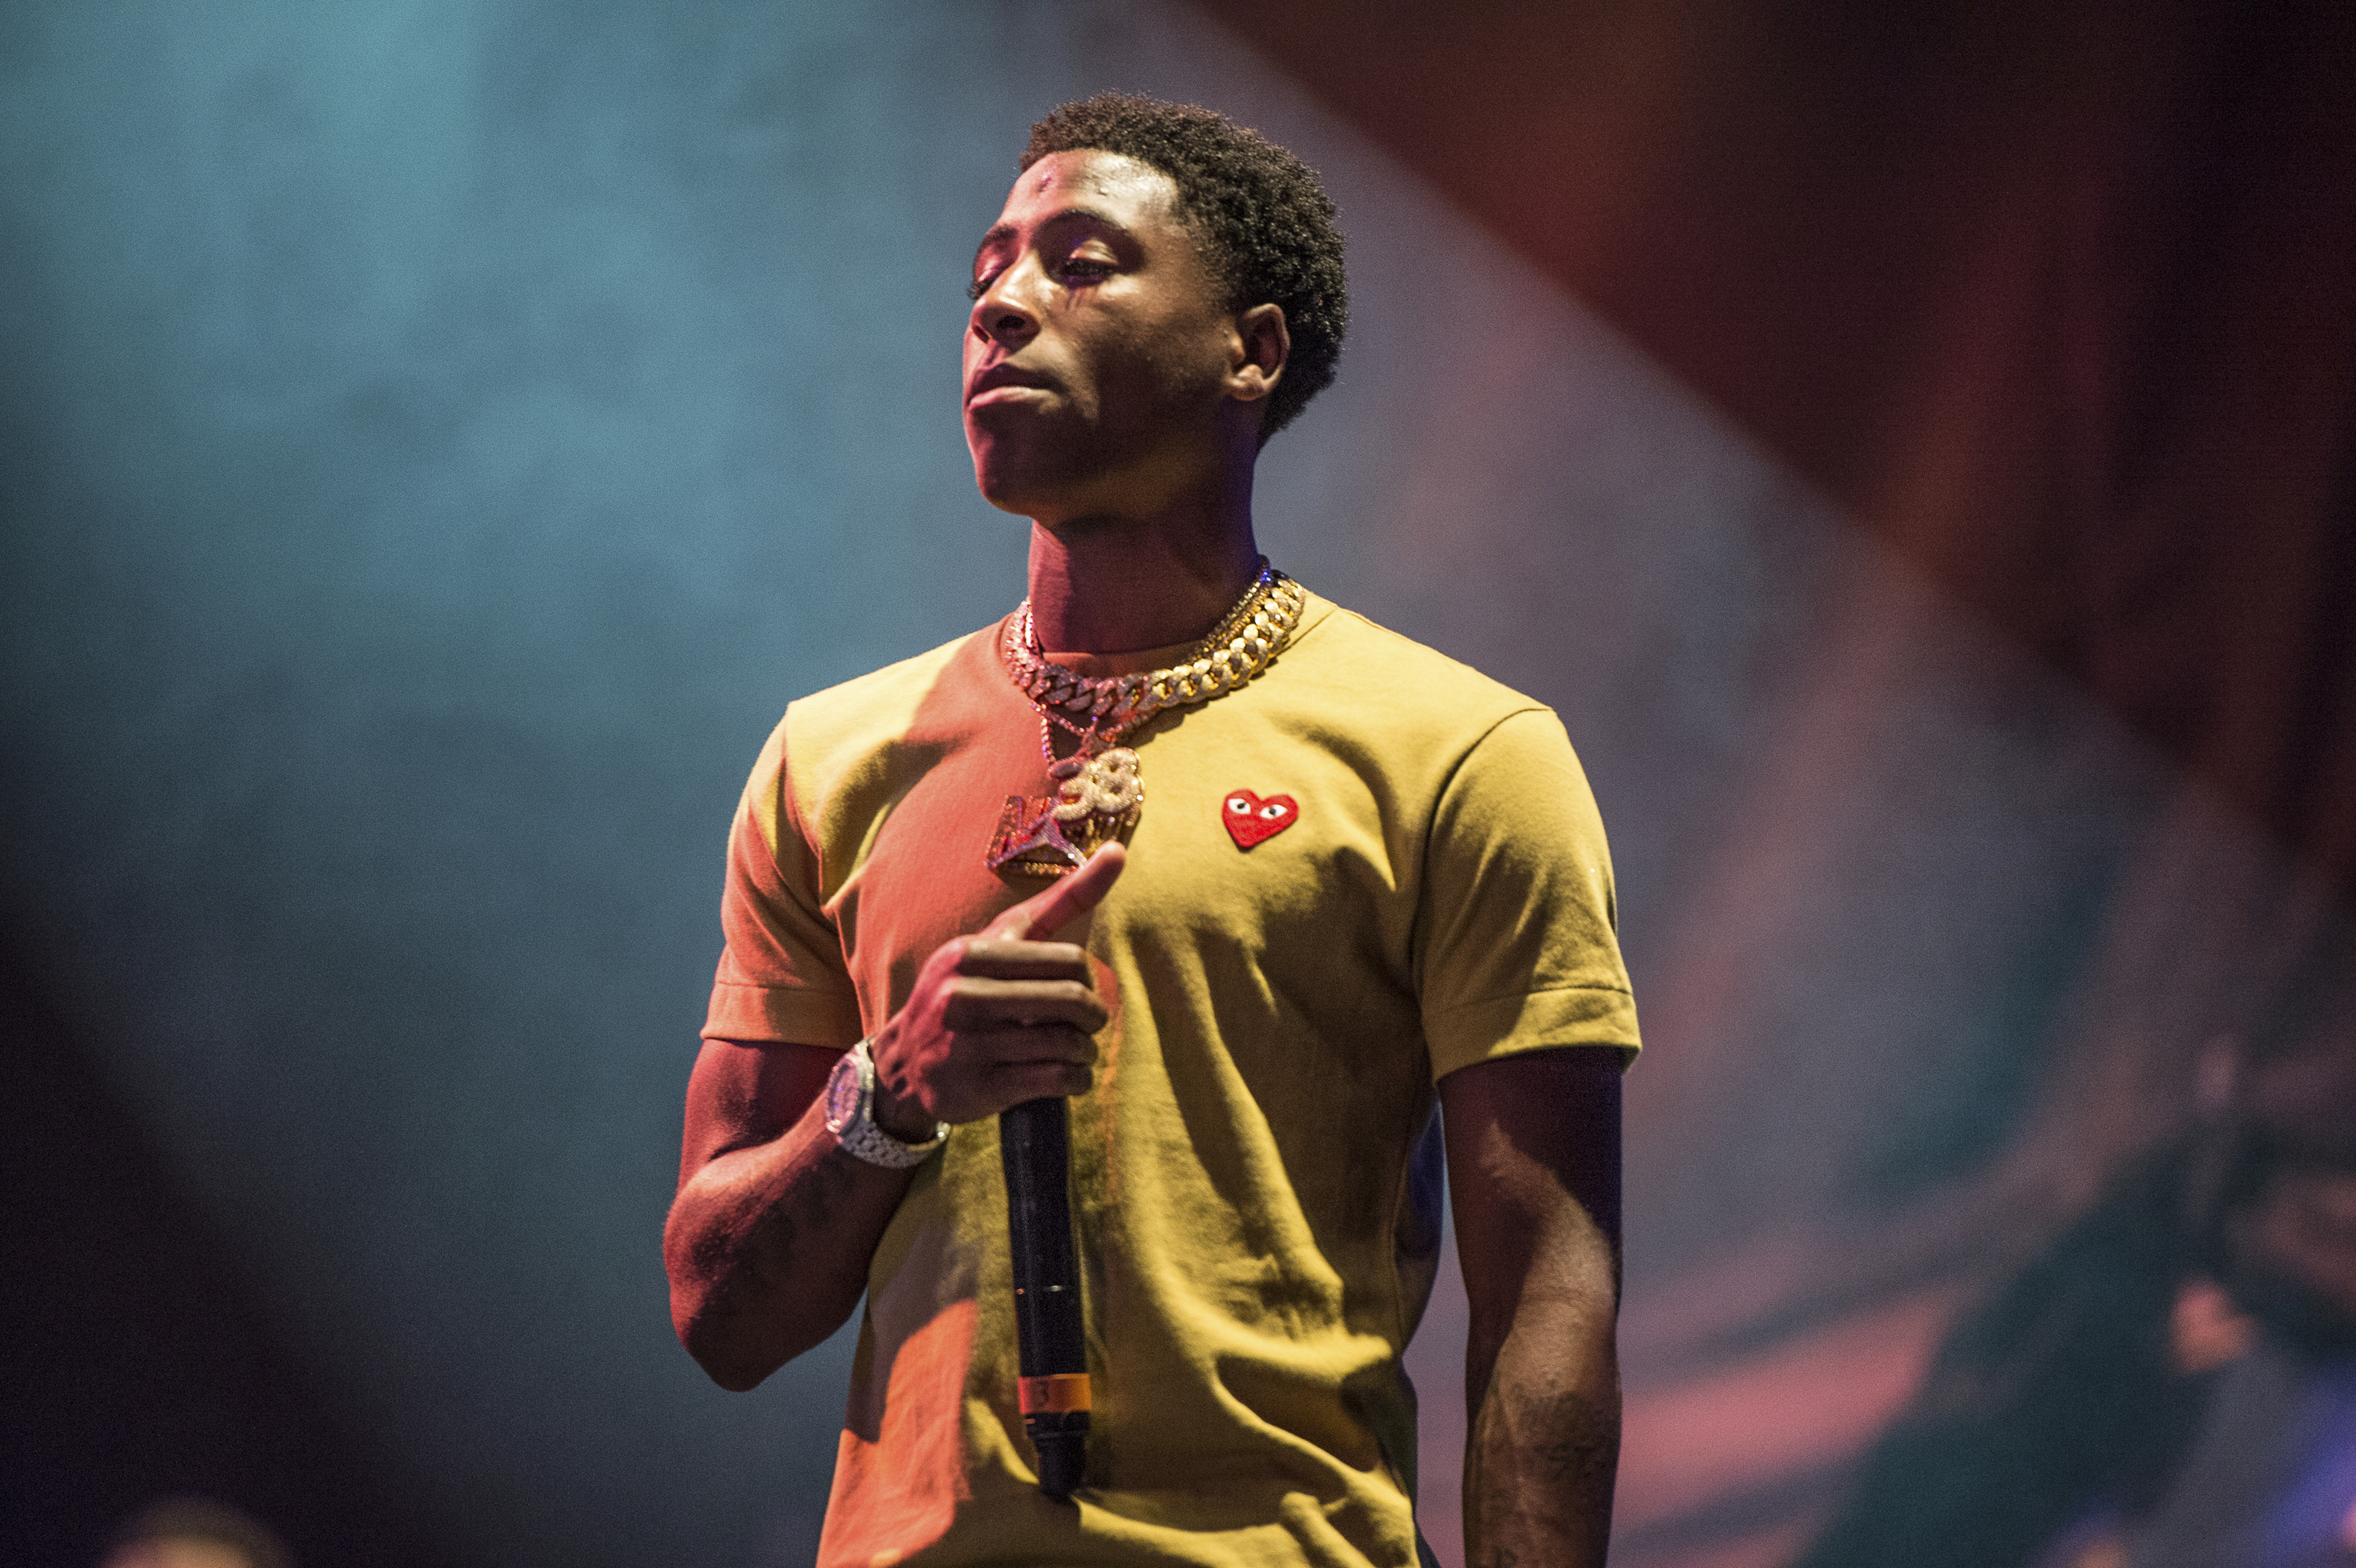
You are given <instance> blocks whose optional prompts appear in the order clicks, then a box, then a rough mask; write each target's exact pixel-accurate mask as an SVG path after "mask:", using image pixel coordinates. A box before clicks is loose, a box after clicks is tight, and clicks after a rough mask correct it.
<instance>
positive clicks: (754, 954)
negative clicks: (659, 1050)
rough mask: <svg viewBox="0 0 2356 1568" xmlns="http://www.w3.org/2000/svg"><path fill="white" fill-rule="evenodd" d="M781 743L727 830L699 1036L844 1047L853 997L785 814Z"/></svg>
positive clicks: (812, 858) (809, 863)
mask: <svg viewBox="0 0 2356 1568" xmlns="http://www.w3.org/2000/svg"><path fill="white" fill-rule="evenodd" d="M785 738H786V726H785V725H784V724H782V723H781V724H779V725H778V726H777V728H776V731H775V732H774V733H772V734H771V735H770V737H769V742H768V744H767V745H766V746H765V747H763V748H762V751H761V757H760V760H759V761H758V762H757V763H755V764H754V766H753V776H752V778H751V779H750V780H749V781H748V782H747V783H746V784H745V785H744V797H743V799H742V800H741V801H740V802H739V803H738V805H737V807H736V817H735V820H734V823H732V824H731V825H730V827H729V830H728V880H727V884H726V887H725V890H724V891H723V892H722V894H721V901H720V925H721V930H722V933H723V934H724V935H725V937H726V939H727V945H726V946H725V947H724V948H723V949H722V951H721V955H720V970H719V973H718V974H717V975H716V976H714V977H713V979H712V1007H711V1010H710V1011H709V1012H708V1013H707V1014H706V1016H705V1019H704V1024H703V1036H704V1038H705V1039H706V1040H775V1041H781V1042H782V1041H791V1042H793V1043H796V1044H799V1045H827V1046H836V1047H840V1048H843V1049H846V1050H847V1049H849V1048H850V1047H851V1045H852V1044H854V1043H855V1042H856V1041H857V1040H858V1039H859V1035H860V1023H859V998H858V995H857V993H856V992H855V991H854V990H853V988H852V987H851V974H850V970H849V967H848V966H847V965H845V963H844V961H843V955H842V941H841V936H840V934H839V933H837V932H836V930H835V927H834V923H833V922H832V921H831V920H830V919H829V918H828V917H827V914H826V912H825V910H824V908H823V907H822V905H821V902H820V897H819V864H818V857H817V856H816V854H815V853H814V852H813V851H812V850H811V848H810V846H809V840H808V839H807V838H806V837H804V835H803V831H802V827H801V823H800V819H799V815H798V812H797V811H796V810H795V808H794V802H793V795H792V790H791V787H790V785H789V784H788V782H787V773H786V739H785Z"/></svg>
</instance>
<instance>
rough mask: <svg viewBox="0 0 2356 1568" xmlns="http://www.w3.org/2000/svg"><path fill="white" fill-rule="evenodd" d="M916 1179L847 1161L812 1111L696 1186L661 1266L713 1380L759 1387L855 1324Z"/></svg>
mask: <svg viewBox="0 0 2356 1568" xmlns="http://www.w3.org/2000/svg"><path fill="white" fill-rule="evenodd" d="M912 1174H913V1173H912V1172H910V1171H906V1170H886V1169H884V1168H881V1167H878V1166H873V1165H869V1164H867V1163H866V1162H864V1161H862V1160H860V1159H857V1158H855V1157H852V1156H851V1155H850V1154H848V1153H846V1152H845V1151H844V1150H843V1149H842V1147H841V1145H840V1144H838V1143H837V1142H836V1141H835V1137H834V1135H833V1134H831V1133H830V1132H828V1131H827V1130H826V1125H825V1122H824V1118H823V1108H822V1107H821V1106H820V1105H819V1104H812V1105H811V1106H810V1107H809V1109H808V1110H807V1111H805V1112H804V1113H803V1114H802V1115H801V1117H800V1118H799V1119H798V1121H796V1122H795V1123H794V1125H792V1126H791V1127H789V1128H787V1130H786V1131H785V1132H784V1133H782V1134H781V1135H779V1136H777V1137H776V1138H773V1139H771V1140H769V1141H768V1142H766V1143H761V1144H755V1145H753V1146H751V1147H744V1148H739V1149H734V1150H732V1151H730V1152H728V1153H726V1154H723V1155H721V1156H719V1157H716V1158H714V1159H712V1160H711V1161H710V1162H709V1163H707V1164H705V1165H704V1166H702V1167H701V1168H699V1169H698V1170H697V1171H696V1172H695V1173H694V1174H693V1175H692V1176H691V1177H690V1178H689V1179H688V1180H687V1181H686V1183H685V1184H684V1185H682V1186H681V1187H680V1191H679V1196H678V1197H677V1199H675V1200H673V1202H672V1204H671V1211H670V1219H669V1222H668V1223H667V1224H666V1225H665V1227H664V1231H663V1262H664V1264H665V1266H666V1268H667V1269H668V1270H669V1275H670V1302H671V1322H672V1324H673V1326H674V1327H676V1328H678V1330H679V1337H680V1342H681V1343H682V1344H684V1345H685V1346H686V1347H687V1349H688V1353H689V1354H690V1355H691V1356H693V1357H694V1358H695V1360H696V1362H697V1364H698V1365H700V1366H701V1367H702V1368H703V1370H704V1371H706V1372H709V1373H710V1374H711V1375H712V1381H715V1382H717V1383H719V1384H720V1385H721V1386H722V1387H723V1388H729V1389H740V1390H741V1389H748V1388H751V1387H753V1386H754V1385H755V1384H756V1383H758V1382H759V1381H761V1380H762V1379H764V1378H766V1377H767V1376H768V1375H769V1374H770V1373H771V1372H773V1371H776V1370H777V1369H778V1368H779V1367H781V1366H783V1365H784V1364H785V1363H786V1362H787V1361H789V1360H792V1359H793V1358H794V1357H796V1356H798V1355H800V1354H801V1353H802V1352H803V1351H805V1350H808V1349H811V1348H812V1347H814V1346H816V1345H818V1344H819V1342H820V1341H822V1340H824V1339H826V1338H827V1337H828V1336H829V1335H830V1334H832V1333H833V1332H834V1331H835V1330H836V1329H837V1328H841V1326H842V1325H843V1323H844V1322H845V1321H847V1320H848V1319H849V1318H850V1317H851V1312H852V1311H853V1310H854V1309H855V1308H856V1307H858V1305H859V1298H860V1296H861V1295H862V1293H863V1292H864V1291H865V1290H866V1288H867V1269H868V1264H869V1262H870V1260H871V1259H873V1256H874V1254H875V1246H876V1243H878V1242H879V1241H880V1240H882V1238H883V1230H884V1227H885V1226H886V1225H888V1224H889V1223H890V1222H891V1220H892V1216H893V1214H894V1212H895V1211H897V1210H898V1208H899V1206H900V1200H901V1199H902V1198H903V1197H904V1196H905V1194H906V1192H907V1190H908V1183H909V1180H910V1179H911V1176H912Z"/></svg>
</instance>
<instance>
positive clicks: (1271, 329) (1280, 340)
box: [1227, 304, 1292, 403]
mask: <svg viewBox="0 0 2356 1568" xmlns="http://www.w3.org/2000/svg"><path fill="white" fill-rule="evenodd" d="M1291 353H1292V334H1291V332H1290V330H1289V329H1288V328H1287V327H1286V326H1285V325H1284V307H1283V306H1282V305H1280V304H1256V305H1254V306H1252V307H1251V309H1249V310H1248V311H1244V312H1242V313H1241V314H1240V315H1237V317H1236V335H1235V337H1234V339H1233V341H1232V343H1231V345H1230V347H1229V349H1228V354H1229V360H1228V367H1227V396H1229V397H1230V398H1233V399H1234V400H1236V401H1237V402H1239V403H1256V402H1258V401H1259V400H1261V399H1262V398H1265V397H1267V396H1268V395H1269V393H1270V392H1272V391H1274V390H1276V382H1277V379H1278V378H1279V377H1280V376H1282V375H1283V374H1284V362H1285V360H1286V358H1287V357H1290V354H1291Z"/></svg>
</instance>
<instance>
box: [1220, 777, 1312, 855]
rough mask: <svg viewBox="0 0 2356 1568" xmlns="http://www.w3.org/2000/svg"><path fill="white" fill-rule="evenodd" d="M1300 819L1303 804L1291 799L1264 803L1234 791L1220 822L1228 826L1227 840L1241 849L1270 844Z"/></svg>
mask: <svg viewBox="0 0 2356 1568" xmlns="http://www.w3.org/2000/svg"><path fill="white" fill-rule="evenodd" d="M1300 818H1301V805H1300V803H1299V802H1297V801H1295V800H1294V799H1293V798H1292V797H1291V796H1290V795H1269V797H1268V798H1267V799H1266V800H1262V799H1260V797H1259V796H1258V795H1254V794H1252V792H1251V791H1249V790H1248V789H1231V790H1229V791H1227V798H1226V802H1225V803H1224V804H1223V805H1221V806H1220V807H1219V820H1220V821H1222V822H1224V823H1226V825H1227V837H1230V838H1232V839H1234V840H1235V841H1236V848H1238V849H1248V848H1251V847H1252V846H1253V845H1255V844H1262V843H1265V842H1267V841H1268V840H1269V839H1270V838H1273V837H1276V836H1277V835H1278V834H1280V833H1281V832H1283V831H1284V830H1285V829H1286V828H1288V827H1291V826H1292V825H1293V824H1294V823H1295V822H1297V821H1299V820H1300Z"/></svg>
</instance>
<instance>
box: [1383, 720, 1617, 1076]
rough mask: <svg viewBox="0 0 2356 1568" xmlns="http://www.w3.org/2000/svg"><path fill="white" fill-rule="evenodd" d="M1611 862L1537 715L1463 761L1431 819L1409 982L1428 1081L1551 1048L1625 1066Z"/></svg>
mask: <svg viewBox="0 0 2356 1568" xmlns="http://www.w3.org/2000/svg"><path fill="white" fill-rule="evenodd" d="M1615 920H1616V911H1615V909H1614V906H1613V899H1612V859H1611V855H1610V852H1609V850H1608V849H1607V848H1605V845H1604V838H1603V823H1602V819H1601V817H1600V816H1598V815H1597V813H1596V809H1595V797H1594V795H1593V794H1592V793H1591V792H1590V790H1589V788H1588V785H1587V775H1586V773H1584V772H1582V771H1581V770H1580V765H1579V759H1578V758H1577V757H1576V756H1574V755H1573V754H1572V752H1571V749H1570V741H1569V737H1568V736H1566V735H1565V734H1564V733H1563V728H1562V725H1561V722H1560V721H1559V720H1557V719H1556V718H1555V716H1554V715H1553V714H1552V713H1550V712H1548V711H1547V710H1546V709H1537V708H1533V709H1523V710H1521V711H1519V712H1516V713H1514V714H1512V715H1510V716H1508V717H1507V718H1505V719H1504V720H1500V721H1499V722H1498V723H1497V725H1496V726H1495V727H1494V728H1493V729H1491V730H1490V731H1488V733H1487V734H1486V735H1484V736H1483V737H1482V739H1481V740H1480V741H1479V742H1478V743H1477V744H1475V745H1474V746H1473V747H1472V750H1471V751H1470V752H1467V753H1466V755H1465V758H1464V760H1463V762H1462V764H1461V765H1460V766H1459V767H1458V768H1457V770H1456V772H1455V773H1454V775H1453V776H1452V777H1451V779H1450V780H1449V783H1448V784H1447V787H1446V788H1445V790H1444V791H1443V792H1442V794H1441V795H1440V803H1439V805H1438V808H1437V810H1436V811H1435V813H1434V815H1433V818H1432V827H1431V837H1430V844H1429V847H1428V848H1427V850H1426V859H1425V869H1424V907H1423V908H1422V909H1421V910H1420V911H1419V943H1418V949H1417V952H1416V955H1415V956H1416V965H1417V972H1418V976H1419V991H1420V995H1421V998H1422V1008H1423V1028H1424V1037H1425V1040H1427V1041H1428V1043H1429V1045H1430V1051H1431V1071H1432V1076H1433V1077H1434V1078H1435V1079H1438V1078H1440V1077H1444V1076H1446V1075H1447V1074H1448V1073H1450V1072H1454V1071H1456V1070H1457V1069H1458V1068H1460V1067H1469V1066H1471V1065H1472V1063H1474V1062H1476V1061H1489V1060H1491V1059H1493V1058H1495V1057H1501V1056H1510V1055H1515V1054H1517V1053H1519V1052H1522V1051H1538V1050H1547V1049H1552V1048H1555V1047H1558V1046H1582V1045H1594V1046H1611V1047H1614V1048H1617V1049H1618V1050H1620V1051H1622V1055H1623V1058H1624V1057H1626V1056H1630V1055H1633V1053H1634V1051H1635V1049H1636V1045H1637V1036H1636V1005H1635V1000H1634V998H1633V997H1632V996H1631V995H1630V993H1629V987H1628V971H1627V967H1626V965H1624V964H1623V963H1622V959H1621V955H1620V942H1619V937H1618V935H1617V933H1616V931H1615V928H1614V927H1615Z"/></svg>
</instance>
